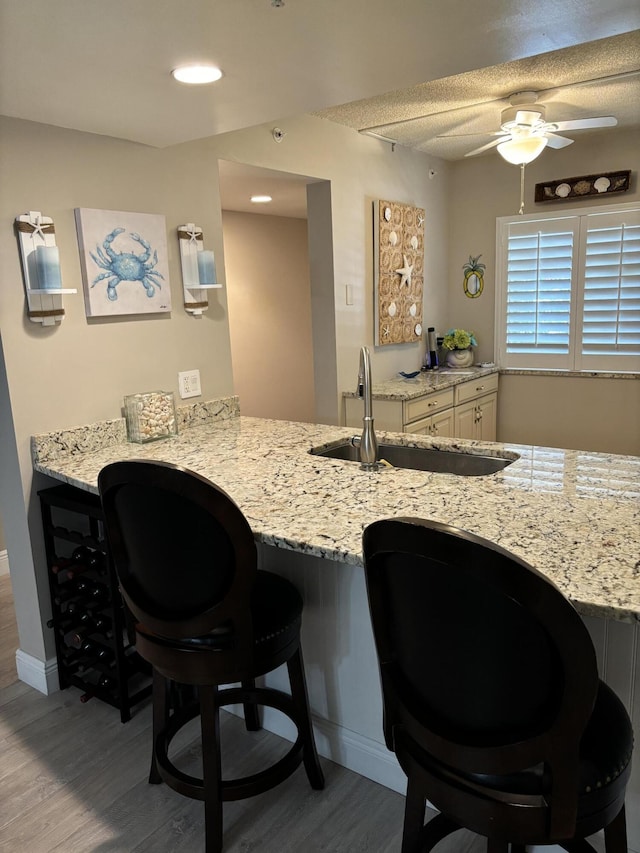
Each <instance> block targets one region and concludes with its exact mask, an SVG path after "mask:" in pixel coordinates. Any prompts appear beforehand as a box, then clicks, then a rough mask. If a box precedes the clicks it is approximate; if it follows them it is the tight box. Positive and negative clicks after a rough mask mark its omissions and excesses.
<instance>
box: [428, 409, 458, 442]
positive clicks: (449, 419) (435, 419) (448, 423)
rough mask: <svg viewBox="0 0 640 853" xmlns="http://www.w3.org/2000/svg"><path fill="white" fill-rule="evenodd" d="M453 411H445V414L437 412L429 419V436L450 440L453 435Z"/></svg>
mask: <svg viewBox="0 0 640 853" xmlns="http://www.w3.org/2000/svg"><path fill="white" fill-rule="evenodd" d="M453 412H454V410H453V409H447V410H446V412H438V414H437V415H433V416H432V418H431V432H430V435H432V436H434V437H435V436H437V437H438V438H451V437H453V436H454V435H455V431H454V430H455V418H454V414H453Z"/></svg>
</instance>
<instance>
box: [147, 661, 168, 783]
mask: <svg viewBox="0 0 640 853" xmlns="http://www.w3.org/2000/svg"><path fill="white" fill-rule="evenodd" d="M152 704H153V712H152V719H153V723H152V728H153V734H152V738H151V769H150V771H149V784H150V785H160V784H161V782H162V777H161V776H160V773H159V771H158V762H157V761H156V740H157V738H158V735H159V734H160V732H161V731H163V729H164V728H165V726H166V725H167V722H168V720H169V686H168V684H167V679H166V678H165V677H164V676H162V675H160V673H159V672H158V671H157V670H155V669H154V670H153V698H152Z"/></svg>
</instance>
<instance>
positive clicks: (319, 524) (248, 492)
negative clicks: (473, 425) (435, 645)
mask: <svg viewBox="0 0 640 853" xmlns="http://www.w3.org/2000/svg"><path fill="white" fill-rule="evenodd" d="M178 412H179V433H178V435H177V436H174V437H171V438H169V439H166V440H163V441H157V442H152V443H149V444H144V445H140V444H132V443H128V442H127V441H126V431H125V426H124V421H122V420H114V421H108V422H105V423H102V424H95V425H92V426H84V427H78V428H74V429H69V430H63V431H60V432H56V433H50V434H47V435H39V436H34V437H33V438H32V452H33V464H34V468H35V470H37V471H39V472H41V473H42V474H45V475H47V476H48V477H51V478H52V479H53V480H54V481H56V482H52V484H51V485H55V484H57V483H59V482H60V481H62V482H64V483H68V484H70V485H72V486H75V487H77V488H79V489H82V490H85V491H89V492H93V493H96V492H97V476H98V473H99V471H100V470H101V468H102V467H103V466H104V465H106V464H108V463H110V462H113V461H116V460H119V459H135V458H140V459H159V460H164V461H167V462H172V463H175V464H177V465H181V466H184V467H186V468H189V469H192V470H194V471H197V472H198V473H199V474H202V475H204V476H205V477H208V478H209V479H211V480H212V481H214V482H215V483H217V484H218V485H219V486H220V487H221V488H223V489H224V490H225V491H227V492H228V493H229V494H230V495H231V496H232V497H233V499H234V500H235V501H236V502H237V504H238V505H239V506H240V508H241V510H242V511H243V513H244V514H245V515H246V517H247V519H248V521H249V523H250V525H251V527H252V530H253V531H254V534H255V538H256V541H257V543H258V547H259V553H260V560H261V565H262V566H263V567H264V568H269V569H270V570H272V571H278V572H280V573H282V574H284V575H286V576H287V577H289V578H290V579H291V580H292V581H293V582H294V583H296V584H297V585H298V586H299V588H300V590H301V591H302V593H303V596H304V599H305V608H306V609H305V616H304V620H303V621H304V625H303V646H304V654H305V661H306V667H307V672H308V678H309V692H310V700H311V705H312V709H313V712H314V716H315V719H316V722H317V727H318V746H319V749H320V751H321V752H322V753H323V754H325V755H327V756H329V757H330V758H332V759H333V760H335V761H337V762H339V763H341V764H344V765H345V766H347V767H350V768H351V769H354V770H356V771H357V772H360V773H362V774H364V775H367V776H369V777H370V778H373V779H375V780H376V781H379V782H381V783H382V784H386V785H388V786H389V787H393V788H395V789H397V790H402V788H403V784H404V777H403V775H402V773H401V772H400V771H399V769H398V768H397V765H396V764H395V759H394V758H393V756H392V755H391V754H390V753H388V752H387V750H386V749H385V747H384V744H383V740H382V719H381V701H380V693H379V683H378V672H377V663H376V658H375V650H374V646H373V638H372V635H371V629H370V625H369V617H368V610H367V602H366V590H365V584H364V573H363V572H362V568H361V563H362V552H361V537H362V531H363V529H364V527H365V526H366V525H367V524H369V523H370V522H372V521H374V520H375V519H379V518H383V517H390V516H420V517H428V518H432V519H435V520H437V521H443V522H448V523H451V524H454V525H456V526H459V527H462V528H465V529H467V530H470V531H472V532H474V533H477V534H478V535H480V536H484V537H486V538H487V539H490V540H492V541H493V542H496V543H498V544H500V545H502V546H504V547H505V548H508V549H509V550H511V551H513V552H514V553H516V554H518V555H519V556H521V557H523V558H524V559H525V560H527V561H529V562H530V563H531V564H532V565H533V566H535V567H536V568H537V569H539V570H540V571H541V572H542V573H543V574H545V575H546V576H547V577H549V578H550V579H551V580H553V581H554V582H555V583H556V584H557V585H558V586H559V587H560V589H561V590H562V591H563V592H564V593H565V594H566V595H567V596H568V597H569V598H570V599H571V600H572V601H573V602H574V604H575V605H576V607H577V608H578V610H579V611H580V612H581V613H582V614H583V616H584V617H585V619H586V621H587V624H588V626H589V628H590V630H591V632H592V634H593V636H594V641H595V643H596V648H597V650H598V655H599V659H600V663H601V671H602V670H607V667H608V668H609V669H608V673H609V676H610V677H611V679H612V680H614V681H615V684H616V688H617V689H618V691H619V693H620V695H621V698H622V699H623V700H624V701H627V702H628V704H632V705H633V707H632V708H631V711H632V717H633V722H634V726H635V727H636V731H638V730H639V729H638V725H639V722H640V696H639V695H638V694H637V691H636V698H635V699H634V698H633V696H634V694H633V682H634V679H635V678H636V677H637V676H636V673H640V664H639V663H638V660H637V659H636V648H637V639H638V638H637V636H636V635H637V631H638V621H639V620H640V564H639V559H640V500H639V498H640V458H636V457H629V456H609V455H605V454H598V453H586V452H583V451H573V450H558V449H554V448H543V447H530V446H521V445H513V444H509V445H500V444H492V443H483V442H481V441H470V440H467V441H465V440H461V439H451V438H432V437H427V436H423V435H417V436H416V435H411V434H406V433H402V434H400V433H398V434H393V435H392V434H389V433H384V432H379V438H382V439H383V440H387V441H392V442H393V443H402V444H417V445H419V446H424V447H435V448H437V449H440V450H443V451H445V450H451V451H454V452H455V451H458V452H459V451H462V450H464V451H471V452H473V451H475V452H480V451H482V452H483V453H485V454H488V455H506V456H508V457H510V458H512V459H515V461H513V462H512V463H511V464H509V465H508V466H507V467H506V468H505V469H504V470H502V471H500V472H498V473H495V474H491V475H488V476H480V477H460V476H455V475H450V474H435V473H430V472H426V471H413V470H405V469H397V468H387V467H385V468H383V469H382V470H380V471H379V472H375V473H369V472H365V471H361V470H360V468H359V466H358V465H357V464H356V463H353V462H347V461H341V460H337V459H330V458H323V457H318V456H315V455H311V454H310V453H309V451H310V450H311V449H312V448H319V447H323V446H328V445H331V444H332V443H334V442H336V441H338V440H340V439H344V438H345V437H349V436H351V435H353V433H354V429H353V428H352V427H351V428H349V427H336V426H328V425H319V424H306V423H292V422H286V421H275V420H264V419H259V418H249V417H244V416H241V415H240V414H239V406H238V401H237V398H225V399H223V400H217V401H211V402H209V403H197V404H195V405H194V406H191V407H184V408H180V409H179V410H178ZM427 665H428V662H427ZM603 676H604V677H605V678H606V677H607V671H604V672H603ZM266 725H267V727H269V728H273V729H274V730H278V725H279V724H278V723H277V722H275V721H274V722H271V721H270V720H269V719H268V718H266ZM629 797H630V798H631V797H633V798H636V800H635V802H636V803H637V802H638V799H637V798H639V797H640V762H636V770H635V773H634V775H633V776H632V780H631V785H630V794H629ZM634 813H635V814H636V815H640V807H637V808H634V807H633V801H632V800H629V803H628V814H629V840H630V846H631V847H632V848H634V849H640V817H633V815H634ZM634 821H635V823H634Z"/></svg>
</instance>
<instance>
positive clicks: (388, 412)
mask: <svg viewBox="0 0 640 853" xmlns="http://www.w3.org/2000/svg"><path fill="white" fill-rule="evenodd" d="M453 397H454V395H453V388H445V389H443V390H442V391H434V392H432V393H430V394H423V395H421V396H419V397H414V398H412V399H408V400H381V399H379V398H377V397H376V395H375V393H374V395H373V419H374V424H375V428H376V429H385V430H389V431H391V432H414V433H420V434H421V435H439V436H452V435H453V424H454V418H453ZM362 405H363V404H362V400H359V399H358V398H357V397H346V398H345V409H346V424H347V426H353V427H361V426H362V412H363V408H362Z"/></svg>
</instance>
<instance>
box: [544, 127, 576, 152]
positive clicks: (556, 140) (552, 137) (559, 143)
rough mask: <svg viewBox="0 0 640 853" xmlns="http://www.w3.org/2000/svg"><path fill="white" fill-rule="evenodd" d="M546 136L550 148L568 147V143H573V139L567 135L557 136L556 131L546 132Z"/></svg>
mask: <svg viewBox="0 0 640 853" xmlns="http://www.w3.org/2000/svg"><path fill="white" fill-rule="evenodd" d="M544 137H545V138H546V140H547V145H548V147H549V148H566V147H567V145H572V144H573V141H574V140H573V139H569V138H568V137H567V136H557V135H556V134H555V133H549V132H548V131H547V132H545V134H544Z"/></svg>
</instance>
